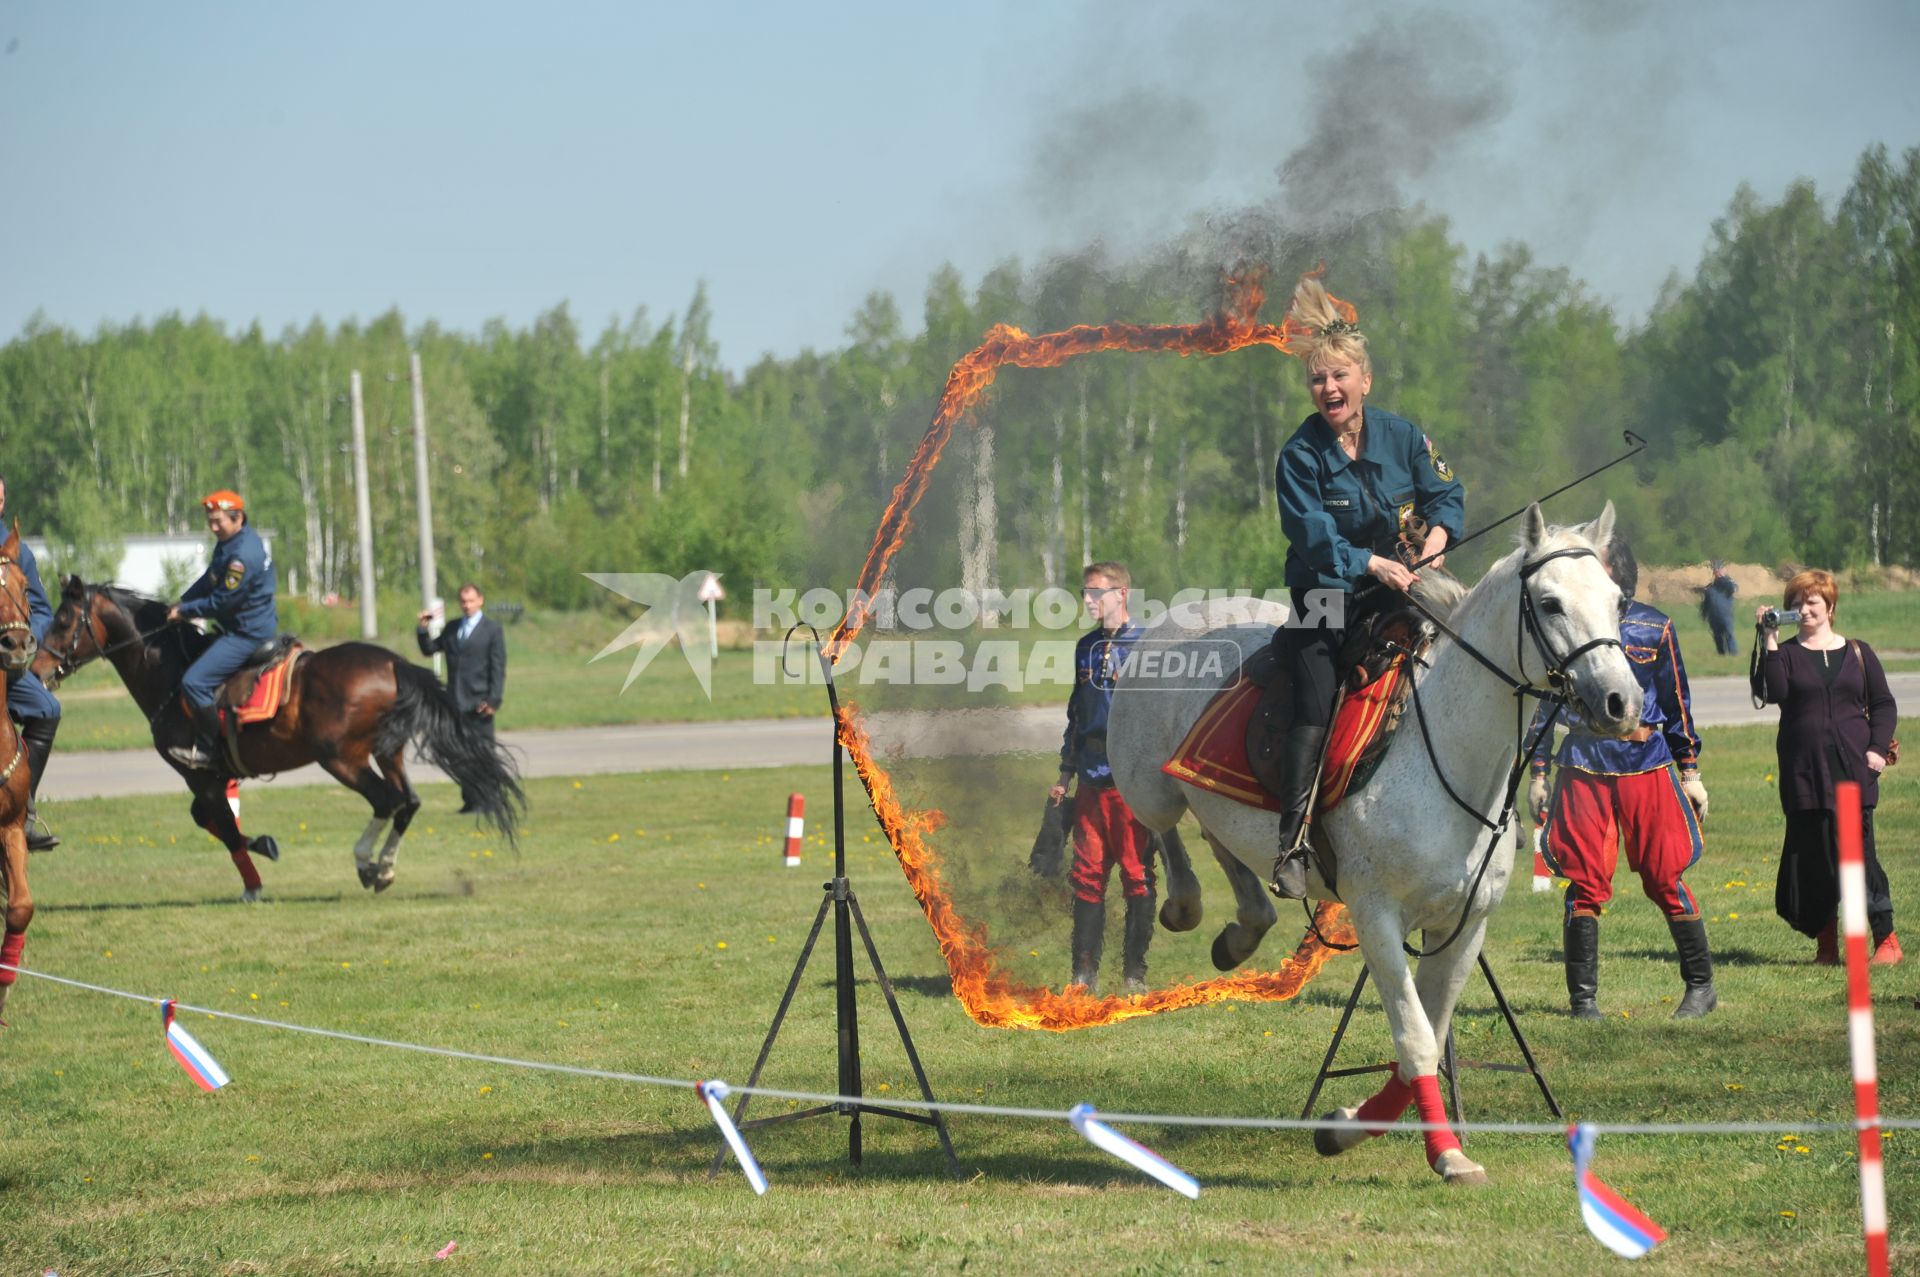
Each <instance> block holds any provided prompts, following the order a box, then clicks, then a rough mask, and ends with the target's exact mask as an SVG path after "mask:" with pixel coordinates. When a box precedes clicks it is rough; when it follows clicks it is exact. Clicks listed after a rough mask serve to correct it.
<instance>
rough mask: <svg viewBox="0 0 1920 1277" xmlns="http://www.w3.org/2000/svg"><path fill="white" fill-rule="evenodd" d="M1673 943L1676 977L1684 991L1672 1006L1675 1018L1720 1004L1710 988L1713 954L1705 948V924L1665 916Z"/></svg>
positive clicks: (1705, 1011) (1695, 1013)
mask: <svg viewBox="0 0 1920 1277" xmlns="http://www.w3.org/2000/svg"><path fill="white" fill-rule="evenodd" d="M1667 930H1668V931H1670V932H1672V933H1673V947H1674V950H1675V951H1676V952H1677V953H1679V955H1680V978H1681V980H1683V981H1685V983H1686V986H1687V991H1686V993H1685V994H1683V995H1682V996H1681V998H1680V1005H1679V1006H1677V1007H1675V1008H1674V1009H1673V1018H1674V1019H1676V1020H1691V1019H1694V1018H1695V1017H1696V1016H1702V1015H1705V1014H1706V1013H1707V1012H1709V1011H1711V1010H1713V1009H1714V1008H1715V1007H1717V1006H1719V1005H1720V999H1719V997H1718V996H1717V995H1715V993H1714V991H1713V954H1712V953H1711V952H1710V951H1709V950H1708V949H1707V924H1706V923H1705V922H1703V921H1702V920H1701V919H1699V918H1668V919H1667Z"/></svg>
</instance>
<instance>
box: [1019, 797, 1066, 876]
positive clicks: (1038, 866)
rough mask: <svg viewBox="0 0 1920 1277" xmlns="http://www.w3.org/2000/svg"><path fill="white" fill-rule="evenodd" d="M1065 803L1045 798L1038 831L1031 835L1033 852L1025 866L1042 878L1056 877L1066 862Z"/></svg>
mask: <svg viewBox="0 0 1920 1277" xmlns="http://www.w3.org/2000/svg"><path fill="white" fill-rule="evenodd" d="M1066 853H1067V805H1066V803H1064V802H1058V803H1056V802H1054V801H1053V800H1052V799H1051V798H1049V799H1048V800H1047V805H1046V809H1045V810H1044V811H1043V812H1042V813H1041V816H1040V832H1039V833H1037V834H1035V835H1034V836H1033V854H1031V855H1030V856H1028V857H1027V868H1029V869H1031V870H1033V872H1035V873H1037V874H1039V875H1040V876H1041V877H1042V878H1058V877H1059V876H1060V873H1061V871H1062V870H1064V869H1065V868H1066V863H1067V855H1066Z"/></svg>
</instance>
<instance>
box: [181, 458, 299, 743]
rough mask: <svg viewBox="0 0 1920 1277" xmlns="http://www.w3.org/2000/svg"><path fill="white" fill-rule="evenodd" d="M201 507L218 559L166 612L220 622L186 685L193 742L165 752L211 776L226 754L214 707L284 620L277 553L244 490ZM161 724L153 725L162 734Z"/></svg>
mask: <svg viewBox="0 0 1920 1277" xmlns="http://www.w3.org/2000/svg"><path fill="white" fill-rule="evenodd" d="M200 504H201V506H202V508H204V509H205V510H206V512H207V528H208V530H209V531H211V532H212V533H213V535H214V547H213V557H212V558H211V559H210V560H209V561H208V563H207V570H206V571H205V572H202V573H201V574H200V579H199V580H197V581H195V582H194V583H193V584H192V585H190V586H188V587H187V592H186V593H185V594H183V595H181V596H180V601H179V602H178V603H176V604H174V605H173V607H171V608H169V609H168V610H167V619H168V620H169V621H186V620H193V619H195V618H197V617H206V618H208V619H210V620H213V621H217V622H218V623H219V625H220V633H219V634H218V635H217V636H216V637H215V638H214V640H213V642H211V643H209V644H208V645H207V649H206V650H205V651H204V652H202V653H201V654H200V656H199V658H198V659H196V660H195V661H194V663H193V664H192V665H191V666H189V667H188V668H187V673H186V677H184V678H183V679H181V680H180V690H181V693H182V694H183V695H184V696H185V697H186V700H187V706H188V710H189V712H190V713H191V715H192V721H193V736H194V739H193V743H192V744H191V745H174V746H169V747H168V748H167V755H168V757H170V758H172V759H173V760H174V761H175V762H177V763H179V764H180V765H181V766H183V767H188V768H192V769H194V770H199V771H205V770H210V769H212V768H213V767H214V766H216V764H217V762H218V759H219V757H220V753H219V746H220V717H219V713H218V711H216V710H215V708H214V703H213V702H214V698H215V696H217V695H218V693H219V691H220V685H221V684H222V683H224V682H226V681H227V676H228V675H230V674H232V673H233V672H234V671H235V670H237V669H239V668H240V667H241V666H242V665H244V664H246V662H247V657H249V656H251V655H252V654H253V652H254V649H256V648H258V647H259V646H260V645H261V644H262V643H265V642H267V641H268V640H270V639H271V638H273V636H274V635H275V634H276V633H277V632H278V630H279V621H278V617H277V615H276V614H275V611H274V604H273V592H274V578H273V556H272V555H270V554H268V553H267V546H266V543H265V542H264V541H262V540H261V539H260V534H259V533H257V532H255V531H254V530H253V527H252V525H250V524H249V523H248V522H247V503H246V502H245V501H244V500H243V499H242V498H241V496H240V494H239V493H237V492H229V491H227V490H225V489H222V490H221V491H219V492H214V493H210V494H209V495H208V496H207V497H206V499H205V500H203V501H202V502H201V503H200ZM163 721H164V717H163V718H159V719H156V720H155V723H154V730H155V731H156V732H159V731H160V730H161V727H160V724H161V723H162V722H163Z"/></svg>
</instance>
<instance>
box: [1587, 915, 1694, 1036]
mask: <svg viewBox="0 0 1920 1277" xmlns="http://www.w3.org/2000/svg"><path fill="white" fill-rule="evenodd" d="M1701 934H1702V935H1703V936H1704V935H1705V932H1702V933H1701ZM1560 943H1561V947H1562V948H1564V949H1565V950H1566V951H1567V1005H1568V1006H1569V1007H1570V1008H1571V1009H1572V1011H1573V1018H1574V1019H1576V1020H1598V1019H1599V1018H1600V1007H1599V1005H1598V1004H1597V1003H1596V1002H1595V1001H1594V998H1595V997H1596V996H1597V995H1598V994H1599V992H1600V919H1598V918H1596V917H1594V916H1593V915H1592V914H1590V913H1576V914H1574V915H1573V916H1572V917H1571V918H1568V919H1567V925H1566V930H1565V931H1563V932H1562V933H1561V941H1560Z"/></svg>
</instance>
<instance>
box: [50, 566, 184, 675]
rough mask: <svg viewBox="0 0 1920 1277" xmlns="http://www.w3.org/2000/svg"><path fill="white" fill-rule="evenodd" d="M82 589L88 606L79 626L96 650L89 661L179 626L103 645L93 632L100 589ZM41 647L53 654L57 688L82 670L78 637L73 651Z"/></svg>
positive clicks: (167, 624) (166, 626)
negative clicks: (95, 596) (97, 591)
mask: <svg viewBox="0 0 1920 1277" xmlns="http://www.w3.org/2000/svg"><path fill="white" fill-rule="evenodd" d="M81 588H82V594H81V597H82V598H84V599H85V600H86V606H85V607H84V608H83V609H82V610H81V613H80V620H79V622H78V624H80V625H83V626H85V628H86V632H87V637H88V638H90V639H92V640H93V648H94V651H93V656H91V657H88V658H87V659H88V660H93V659H96V658H98V659H105V658H106V657H109V656H112V655H113V654H114V653H115V652H118V651H120V650H122V649H124V648H129V647H132V646H133V645H134V644H136V643H144V642H146V641H147V640H148V639H150V638H152V637H154V636H155V635H156V634H164V633H165V632H166V631H167V630H168V629H170V628H172V627H173V626H174V625H176V624H178V622H175V621H167V622H165V623H164V624H162V625H161V626H159V628H157V629H152V630H135V631H134V634H133V637H132V638H126V639H121V640H120V641H119V642H118V643H106V644H103V643H101V642H100V636H99V635H97V634H95V633H94V632H93V596H94V592H95V590H96V589H97V588H98V587H96V586H92V585H86V586H82V587H81ZM41 646H42V647H44V648H46V649H47V651H49V652H51V653H52V654H53V657H54V667H53V679H54V683H55V685H56V686H57V685H58V684H60V683H64V682H66V681H67V680H68V679H69V678H71V677H73V675H74V672H75V671H77V670H78V669H79V668H80V662H79V660H78V659H77V657H78V655H79V650H80V644H79V640H78V638H77V637H76V638H75V640H74V645H73V647H72V648H71V649H67V650H62V649H61V648H57V647H55V646H54V645H53V644H51V643H42V644H41Z"/></svg>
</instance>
